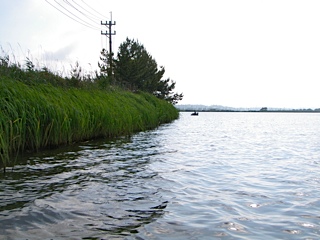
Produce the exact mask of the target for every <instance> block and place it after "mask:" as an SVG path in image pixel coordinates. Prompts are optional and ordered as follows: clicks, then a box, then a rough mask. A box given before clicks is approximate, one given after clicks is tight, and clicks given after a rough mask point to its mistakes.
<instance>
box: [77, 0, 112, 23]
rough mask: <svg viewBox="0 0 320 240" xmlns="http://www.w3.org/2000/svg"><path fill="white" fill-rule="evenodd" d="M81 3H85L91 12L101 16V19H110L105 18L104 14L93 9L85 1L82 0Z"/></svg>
mask: <svg viewBox="0 0 320 240" xmlns="http://www.w3.org/2000/svg"><path fill="white" fill-rule="evenodd" d="M81 2H83V3H84V4H85V5H86V6H87V7H89V8H90V9H91V10H93V11H94V12H96V13H97V14H99V15H100V16H101V17H103V18H105V19H108V17H106V16H104V15H103V14H101V13H99V12H97V11H96V10H95V9H93V8H92V7H90V6H89V5H88V4H87V3H85V1H83V0H81Z"/></svg>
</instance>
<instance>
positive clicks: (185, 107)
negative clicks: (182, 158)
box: [175, 104, 320, 112]
mask: <svg viewBox="0 0 320 240" xmlns="http://www.w3.org/2000/svg"><path fill="white" fill-rule="evenodd" d="M175 107H176V108H177V109H178V110H179V111H199V112H201V111H203V112H219V111H221V112H224V111H225V112H227V111H230V112H249V111H263V112H282V111H283V112H320V108H317V109H310V108H309V109H290V108H267V107H261V108H234V107H226V106H221V105H210V106H207V105H201V104H178V105H176V106H175Z"/></svg>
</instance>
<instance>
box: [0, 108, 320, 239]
mask: <svg viewBox="0 0 320 240" xmlns="http://www.w3.org/2000/svg"><path fill="white" fill-rule="evenodd" d="M319 126H320V114H317V113H311V114H308V113H300V114H298V113H200V114H199V116H198V117H191V116H190V114H189V113H181V115H180V119H178V120H176V121H175V122H173V123H171V124H167V125H162V126H161V127H159V128H158V129H156V130H153V131H147V132H142V133H138V134H136V135H133V136H131V137H126V138H120V139H116V140H113V141H110V140H109V141H101V140H100V141H93V142H86V143H82V144H78V145H76V146H72V147H68V148H64V149H59V150H55V151H47V152H42V153H39V154H36V155H32V156H28V157H25V158H24V159H23V160H22V161H21V162H20V163H19V164H18V165H17V166H16V167H15V168H14V169H13V171H12V172H11V171H8V173H7V174H6V175H3V174H2V173H1V174H0V180H1V182H0V226H1V227H0V239H29V240H31V239H129V240H131V239H319V238H320V174H319V172H320V134H319V130H318V129H319Z"/></svg>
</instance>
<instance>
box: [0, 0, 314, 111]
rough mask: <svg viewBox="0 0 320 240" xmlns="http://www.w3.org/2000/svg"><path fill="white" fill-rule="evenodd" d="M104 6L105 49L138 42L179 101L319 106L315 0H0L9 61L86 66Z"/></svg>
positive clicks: (97, 44)
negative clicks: (109, 36) (109, 29)
mask: <svg viewBox="0 0 320 240" xmlns="http://www.w3.org/2000/svg"><path fill="white" fill-rule="evenodd" d="M68 3H69V4H71V5H73V6H74V7H76V8H78V10H80V11H81V12H83V13H85V14H86V15H81V13H80V12H78V11H77V10H75V9H73V8H71V7H70V5H69V4H68ZM52 5H53V6H55V7H56V8H58V9H60V10H61V11H63V12H65V13H66V14H67V15H69V16H72V17H73V18H75V19H77V18H76V17H75V16H73V15H72V14H75V15H76V16H78V17H79V19H77V20H78V21H80V19H81V20H85V21H86V22H87V23H89V24H90V26H91V27H93V28H94V29H92V28H89V27H86V26H84V25H82V24H80V23H78V22H76V21H75V20H72V19H70V18H68V17H67V16H65V15H64V14H63V13H61V12H60V11H58V10H57V9H56V8H54V7H53V6H52ZM62 6H63V7H64V8H67V9H69V11H70V12H67V11H66V10H65V9H63V8H62ZM111 11H112V15H113V20H114V21H116V26H114V27H113V30H115V31H116V35H115V36H114V38H113V51H114V52H116V51H117V50H118V46H119V44H120V43H122V42H123V41H125V39H126V37H129V38H131V39H137V40H139V42H140V43H142V44H143V45H144V46H145V48H146V49H147V51H148V52H149V53H150V54H151V55H152V56H153V57H154V58H155V60H156V61H157V63H158V65H159V66H160V65H161V66H162V65H163V66H164V67H165V69H166V77H169V78H170V79H173V80H174V81H176V89H175V90H176V91H177V92H183V93H184V95H185V96H184V99H183V101H181V102H180V104H205V105H214V104H215V105H224V106H229V107H288V108H319V107H320V94H319V80H320V14H319V13H320V1H319V0H197V1H191V0H186V1H173V0H162V1H150V0H135V1H132V0H109V1H108V0H90V1H89V0H68V1H67V0H47V1H46V0H1V4H0V21H1V25H0V45H1V47H2V49H3V50H4V51H5V52H7V53H9V54H12V55H14V56H15V58H16V59H17V60H19V59H25V57H27V56H29V57H30V58H31V59H32V60H33V61H34V62H35V63H36V64H38V65H41V66H42V65H46V66H49V67H51V68H52V69H53V70H60V69H61V68H62V66H64V68H65V71H67V69H69V68H70V64H73V65H74V64H75V62H76V61H79V63H80V65H81V66H82V67H83V68H85V69H87V71H92V70H94V69H97V63H98V61H99V56H100V50H101V49H102V48H106V47H107V45H106V41H107V40H106V37H105V36H102V35H101V34H100V31H101V29H103V30H106V29H105V28H103V27H102V26H101V25H100V21H101V20H102V21H106V20H110V12H111ZM89 12H91V14H90V13H89ZM89 18H90V19H89ZM20 61H21V60H20ZM23 61H24V60H22V63H23Z"/></svg>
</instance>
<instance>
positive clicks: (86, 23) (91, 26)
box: [54, 0, 99, 30]
mask: <svg viewBox="0 0 320 240" xmlns="http://www.w3.org/2000/svg"><path fill="white" fill-rule="evenodd" d="M54 1H55V2H56V3H57V4H58V5H59V6H61V7H62V8H63V9H64V10H66V11H67V12H69V13H70V14H71V15H73V16H75V17H76V18H78V19H79V20H80V21H82V22H84V23H85V25H88V26H90V28H92V29H95V30H97V29H99V28H96V27H95V26H93V25H92V24H90V23H88V22H86V21H84V20H83V19H81V18H79V17H78V16H76V15H75V14H73V13H72V12H70V11H69V10H68V9H67V8H65V7H64V6H62V5H61V4H60V3H59V2H58V1H57V0H54Z"/></svg>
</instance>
